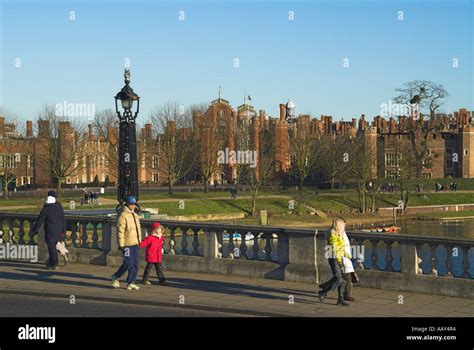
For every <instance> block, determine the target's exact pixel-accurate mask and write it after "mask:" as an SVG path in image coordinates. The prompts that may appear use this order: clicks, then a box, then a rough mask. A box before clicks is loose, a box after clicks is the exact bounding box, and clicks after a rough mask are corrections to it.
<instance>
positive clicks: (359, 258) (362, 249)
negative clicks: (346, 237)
mask: <svg viewBox="0 0 474 350" xmlns="http://www.w3.org/2000/svg"><path fill="white" fill-rule="evenodd" d="M356 244H357V248H358V249H357V252H358V253H360V254H361V256H357V257H356V258H357V260H356V261H357V268H359V269H361V270H363V269H365V266H364V261H365V255H364V253H365V245H364V240H363V239H357V240H356Z"/></svg>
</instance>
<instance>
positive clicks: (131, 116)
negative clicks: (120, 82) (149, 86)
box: [115, 68, 140, 212]
mask: <svg viewBox="0 0 474 350" xmlns="http://www.w3.org/2000/svg"><path fill="white" fill-rule="evenodd" d="M124 77H125V86H124V87H123V88H122V90H120V92H119V93H118V94H117V95H116V96H115V111H116V112H117V115H118V117H119V120H120V126H119V164H118V167H119V168H118V174H119V176H118V191H117V201H118V202H119V204H118V205H117V208H116V210H117V212H119V211H120V210H121V208H122V206H123V204H124V202H125V200H126V199H127V197H129V196H134V197H135V198H136V199H137V201H138V170H137V137H136V132H135V119H136V118H137V115H138V111H139V107H140V96H138V95H137V94H136V93H135V92H133V89H132V88H131V87H130V85H129V84H130V70H129V69H128V68H125V74H124ZM118 101H120V102H121V104H122V108H123V114H122V113H120V110H119V104H118ZM133 101H137V103H136V111H135V112H134V111H133V110H132V108H133Z"/></svg>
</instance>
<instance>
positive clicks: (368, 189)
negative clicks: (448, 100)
mask: <svg viewBox="0 0 474 350" xmlns="http://www.w3.org/2000/svg"><path fill="white" fill-rule="evenodd" d="M346 145H347V151H348V152H349V157H348V161H347V164H348V174H349V176H350V177H351V178H352V179H353V180H354V182H355V183H356V185H357V197H358V202H359V212H361V213H363V214H365V213H367V211H368V208H369V197H371V199H372V201H371V210H372V212H375V196H376V193H377V188H378V181H377V173H376V169H375V168H374V164H376V161H377V152H376V150H375V151H374V148H372V147H370V145H367V143H366V140H364V137H358V138H355V139H350V140H349V142H347V143H346ZM374 170H375V171H374Z"/></svg>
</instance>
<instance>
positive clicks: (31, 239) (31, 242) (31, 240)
mask: <svg viewBox="0 0 474 350" xmlns="http://www.w3.org/2000/svg"><path fill="white" fill-rule="evenodd" d="M28 224H29V226H30V229H29V230H28V236H29V237H28V244H29V245H36V242H35V233H34V232H33V226H34V221H32V220H31V221H30V220H28Z"/></svg>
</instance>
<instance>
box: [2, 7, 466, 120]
mask: <svg viewBox="0 0 474 350" xmlns="http://www.w3.org/2000/svg"><path fill="white" fill-rule="evenodd" d="M0 4H1V8H0V11H1V26H0V31H1V32H0V38H1V48H0V50H1V51H0V60H1V62H0V67H1V71H0V74H1V75H0V81H1V91H0V105H2V106H4V107H7V108H8V109H9V110H11V111H13V112H15V113H17V114H18V115H19V116H21V118H22V119H31V118H33V119H34V118H36V116H37V112H38V111H39V110H40V109H41V107H42V106H43V105H44V104H56V103H62V102H63V101H68V102H76V103H95V105H96V110H101V109H105V108H113V106H114V101H113V96H114V95H115V94H116V93H117V92H118V90H120V88H121V87H122V85H123V68H124V60H125V59H127V58H128V59H129V60H130V67H131V71H132V87H133V88H134V89H135V91H136V92H137V93H138V94H139V95H140V96H141V98H142V99H141V115H140V122H145V121H146V120H147V119H148V115H149V113H150V111H151V110H152V109H153V108H154V107H155V106H157V105H159V104H160V103H162V102H164V101H167V100H173V101H180V102H181V103H182V104H183V105H185V106H187V105H190V104H194V103H201V102H209V101H211V100H212V99H214V98H216V97H217V93H218V88H219V86H222V93H223V97H224V98H226V99H228V100H229V101H230V102H231V104H232V106H233V107H234V108H235V107H237V106H238V105H240V104H241V103H242V102H243V98H244V94H245V91H246V92H247V94H248V95H250V96H251V97H252V99H253V105H254V106H255V107H256V108H257V109H265V110H266V111H267V114H270V115H272V116H276V115H277V114H278V104H279V103H284V102H286V101H287V99H288V98H289V97H291V98H292V100H293V101H294V102H295V104H296V106H297V113H310V114H312V115H313V116H315V117H319V115H321V114H326V115H333V116H334V118H335V119H336V120H339V119H341V118H343V119H344V120H349V119H350V118H352V117H359V116H360V115H361V114H362V113H365V114H366V115H367V116H368V117H369V118H370V119H371V118H372V117H373V116H375V115H377V114H378V113H380V105H381V104H382V103H387V102H388V101H389V100H390V99H391V98H393V97H394V96H395V94H396V92H395V89H396V88H397V87H400V86H401V85H402V84H403V83H404V82H406V81H409V80H414V79H427V80H432V81H435V82H437V83H440V84H443V85H444V87H445V88H446V89H447V90H448V92H449V93H450V95H451V96H450V97H449V98H448V99H447V100H446V103H445V105H444V108H443V109H444V110H446V111H452V110H455V109H457V108H460V107H465V108H468V109H471V110H473V109H474V102H473V100H474V97H473V82H474V71H473V63H472V59H473V56H474V48H473V25H474V24H473V16H474V12H473V11H474V9H473V8H474V6H473V2H472V1H470V0H465V1H461V0H454V1H296V0H289V1H273V2H266V1H265V2H264V1H192V2H186V1H158V2H151V1H133V2H132V1H79V2H71V1H41V2H40V1H7V0H0ZM70 11H75V17H76V18H75V20H74V21H71V20H70V19H69V16H70ZM179 11H184V12H185V20H184V21H180V20H179ZM289 11H294V16H295V17H294V20H289V18H288V17H289V14H288V13H289ZM398 11H403V17H404V19H403V20H401V21H400V20H398V16H399V13H398ZM17 58H19V59H20V60H21V67H15V59H17ZM236 58H237V59H239V63H240V65H239V67H238V68H236V67H234V59H236ZM344 58H348V60H349V67H347V68H345V67H343V60H344ZM454 58H457V59H458V62H459V67H457V68H453V66H452V62H453V59H454Z"/></svg>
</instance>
